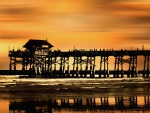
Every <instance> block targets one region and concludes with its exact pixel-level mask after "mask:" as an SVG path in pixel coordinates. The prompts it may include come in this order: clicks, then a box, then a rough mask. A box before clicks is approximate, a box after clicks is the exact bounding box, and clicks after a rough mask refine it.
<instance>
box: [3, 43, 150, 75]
mask: <svg viewBox="0 0 150 113" xmlns="http://www.w3.org/2000/svg"><path fill="white" fill-rule="evenodd" d="M23 47H24V48H25V50H24V51H23V50H22V51H21V50H17V51H15V50H10V51H9V57H10V66H9V70H10V73H11V72H12V73H15V72H16V73H17V71H15V70H16V66H17V64H21V65H22V71H21V72H18V73H20V74H23V73H24V72H25V73H30V74H31V75H41V76H43V77H88V76H89V77H91V78H93V77H95V75H98V77H99V78H101V77H103V78H106V77H109V75H113V77H114V78H118V77H124V75H127V77H137V76H138V74H142V75H143V77H149V74H150V71H149V61H150V50H138V49H137V50H122V49H121V50H115V51H114V50H97V49H94V50H89V51H86V50H76V49H74V50H69V51H64V52H62V51H60V50H54V51H52V50H51V48H52V47H53V46H52V45H51V44H50V43H49V42H47V40H29V41H28V42H27V43H26V44H25V45H24V46H23ZM110 56H114V57H115V63H114V70H109V61H108V58H109V57H110ZM124 56H129V59H123V57H124ZM137 56H144V67H143V70H137ZM98 57H99V58H100V63H99V70H95V66H96V63H95V62H96V61H95V60H96V58H98ZM71 58H72V60H70V59H71ZM70 62H71V65H70ZM124 63H128V64H129V68H128V70H124V69H123V64H124ZM83 65H84V66H83ZM58 67H59V69H57V68H58ZM71 67H72V69H71ZM97 67H98V66H97ZM11 70H13V71H11ZM1 73H2V72H1Z"/></svg>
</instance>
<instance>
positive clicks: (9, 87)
mask: <svg viewBox="0 0 150 113" xmlns="http://www.w3.org/2000/svg"><path fill="white" fill-rule="evenodd" d="M149 91H150V79H143V78H115V79H114V78H106V79H99V78H94V79H90V78H77V79H43V78H19V77H18V76H7V77H4V76H3V77H0V93H1V95H0V98H13V99H16V98H44V99H49V98H59V97H61V98H62V97H63V98H71V97H90V96H91V97H93V96H94V97H100V96H101V97H106V96H129V95H130V96H136V95H138V96H139V95H150V94H149Z"/></svg>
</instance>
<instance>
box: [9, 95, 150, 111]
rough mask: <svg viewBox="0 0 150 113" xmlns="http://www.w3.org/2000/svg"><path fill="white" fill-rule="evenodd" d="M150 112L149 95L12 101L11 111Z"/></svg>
mask: <svg viewBox="0 0 150 113" xmlns="http://www.w3.org/2000/svg"><path fill="white" fill-rule="evenodd" d="M130 111H134V112H137V113H140V112H141V113H148V112H150V98H149V96H132V97H99V98H66V99H64V98H63V99H51V100H29V101H27V100H26V101H11V102H10V104H9V113H55V112H59V113H67V112H68V113H71V112H73V113H74V112H80V113H82V112H86V113H91V112H100V113H107V112H109V113H110V112H115V113H117V112H118V113H120V112H121V113H123V112H130Z"/></svg>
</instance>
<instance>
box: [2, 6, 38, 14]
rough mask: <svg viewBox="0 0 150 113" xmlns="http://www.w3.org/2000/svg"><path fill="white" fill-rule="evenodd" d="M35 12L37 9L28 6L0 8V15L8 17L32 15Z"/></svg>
mask: <svg viewBox="0 0 150 113" xmlns="http://www.w3.org/2000/svg"><path fill="white" fill-rule="evenodd" d="M33 12H35V8H33V7H28V6H4V7H1V8H0V13H2V14H8V15H18V14H30V13H33Z"/></svg>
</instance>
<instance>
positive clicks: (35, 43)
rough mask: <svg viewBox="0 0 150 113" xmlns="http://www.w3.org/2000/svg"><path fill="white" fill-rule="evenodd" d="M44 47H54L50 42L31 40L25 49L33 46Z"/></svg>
mask: <svg viewBox="0 0 150 113" xmlns="http://www.w3.org/2000/svg"><path fill="white" fill-rule="evenodd" d="M42 45H48V47H49V48H52V47H54V46H53V45H51V44H50V43H49V42H47V40H35V39H30V40H29V41H28V42H27V43H26V44H25V45H24V46H23V47H25V48H32V47H33V46H35V47H42Z"/></svg>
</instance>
